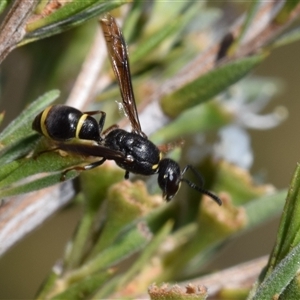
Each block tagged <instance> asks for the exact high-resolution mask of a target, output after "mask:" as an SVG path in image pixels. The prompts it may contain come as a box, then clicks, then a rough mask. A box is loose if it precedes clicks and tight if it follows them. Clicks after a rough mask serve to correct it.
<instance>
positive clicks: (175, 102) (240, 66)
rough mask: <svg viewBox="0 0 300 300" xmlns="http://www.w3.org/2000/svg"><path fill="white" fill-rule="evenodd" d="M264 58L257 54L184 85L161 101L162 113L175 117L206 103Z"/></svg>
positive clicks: (262, 55)
mask: <svg viewBox="0 0 300 300" xmlns="http://www.w3.org/2000/svg"><path fill="white" fill-rule="evenodd" d="M264 58H265V54H259V55H255V56H251V57H247V58H242V59H239V60H237V61H234V62H231V63H228V64H226V65H223V66H221V67H219V68H216V69H214V70H212V71H210V72H209V73H207V74H205V75H203V76H201V77H199V78H197V79H196V80H194V81H192V82H190V83H188V84H186V85H185V86H183V87H182V88H180V89H179V90H177V91H175V92H174V93H172V94H169V95H167V96H165V97H163V98H162V99H161V106H162V109H163V111H164V112H165V113H166V114H167V115H169V116H170V117H173V118H174V117H176V116H178V115H179V114H180V113H182V112H183V111H184V110H186V109H188V108H191V107H194V106H196V105H198V104H200V103H203V102H205V101H208V100H209V99H211V98H212V97H214V96H216V95H217V94H219V93H220V92H222V91H224V90H225V89H226V88H227V87H229V86H230V85H231V84H233V83H235V82H237V81H238V80H239V79H241V78H242V77H244V76H245V75H246V74H247V73H248V72H249V71H251V70H252V69H253V68H254V67H255V66H257V65H258V64H259V63H260V62H262V61H263V59H264Z"/></svg>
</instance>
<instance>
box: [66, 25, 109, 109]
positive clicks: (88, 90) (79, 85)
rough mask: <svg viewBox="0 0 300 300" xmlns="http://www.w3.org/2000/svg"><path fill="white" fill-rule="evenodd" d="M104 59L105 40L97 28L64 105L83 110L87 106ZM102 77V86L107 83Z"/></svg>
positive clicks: (91, 98) (105, 57) (91, 97)
mask: <svg viewBox="0 0 300 300" xmlns="http://www.w3.org/2000/svg"><path fill="white" fill-rule="evenodd" d="M106 59H107V56H106V46H105V41H104V38H103V34H102V32H100V29H99V28H98V29H97V31H96V34H95V39H94V42H93V45H92V47H91V49H90V52H89V54H88V55H87V57H86V59H85V62H84V63H83V65H82V68H81V71H80V73H79V75H78V76H77V80H76V82H75V84H74V87H73V89H72V91H71V93H70V95H69V98H68V100H67V101H66V105H71V106H74V107H76V108H78V109H80V110H84V109H85V108H86V107H87V105H88V104H89V102H91V101H92V100H93V96H94V92H95V85H96V84H97V82H98V77H99V72H100V70H101V68H102V66H103V63H104V62H105V60H106ZM103 79H104V78H102V80H101V84H102V85H103V86H104V85H106V84H107V80H103Z"/></svg>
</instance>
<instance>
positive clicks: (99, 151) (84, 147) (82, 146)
mask: <svg viewBox="0 0 300 300" xmlns="http://www.w3.org/2000/svg"><path fill="white" fill-rule="evenodd" d="M89 142H90V141H87V142H84V143H65V142H64V143H56V145H57V147H58V148H59V149H61V150H65V151H68V152H72V153H75V154H79V155H84V156H95V157H103V158H105V159H108V160H115V161H120V160H121V161H122V160H126V156H125V155H124V154H123V153H122V152H120V151H117V150H113V149H110V148H107V147H105V146H102V145H98V144H96V143H89Z"/></svg>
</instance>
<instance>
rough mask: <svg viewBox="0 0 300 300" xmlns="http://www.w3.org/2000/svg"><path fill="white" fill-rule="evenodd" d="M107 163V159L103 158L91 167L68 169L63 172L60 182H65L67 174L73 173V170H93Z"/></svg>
mask: <svg viewBox="0 0 300 300" xmlns="http://www.w3.org/2000/svg"><path fill="white" fill-rule="evenodd" d="M105 161H106V158H102V159H101V160H99V161H95V162H93V163H91V164H89V165H86V166H76V167H73V168H69V169H66V170H65V171H63V172H62V174H61V177H60V181H65V180H66V174H67V173H68V172H70V171H72V170H76V171H86V170H91V169H94V168H96V167H98V166H100V165H102V164H103V163H104V162H105Z"/></svg>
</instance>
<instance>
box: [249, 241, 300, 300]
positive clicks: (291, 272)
mask: <svg viewBox="0 0 300 300" xmlns="http://www.w3.org/2000/svg"><path fill="white" fill-rule="evenodd" d="M299 269H300V244H298V245H297V246H296V247H295V248H293V249H292V250H291V251H290V252H289V254H288V255H287V256H286V257H285V258H284V259H283V260H282V261H281V262H280V263H279V264H278V265H277V266H276V267H275V269H274V271H273V272H272V273H271V274H270V275H269V276H268V277H267V278H266V279H265V280H264V281H263V282H262V283H261V284H260V286H259V288H258V289H257V292H256V293H255V295H254V296H253V297H252V298H251V300H261V299H274V297H276V298H277V299H281V298H279V296H281V294H282V292H283V291H284V289H286V288H287V286H288V285H289V283H290V282H291V281H292V280H293V278H294V277H295V276H296V274H297V272H298V270H299ZM282 299H287V298H282Z"/></svg>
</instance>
